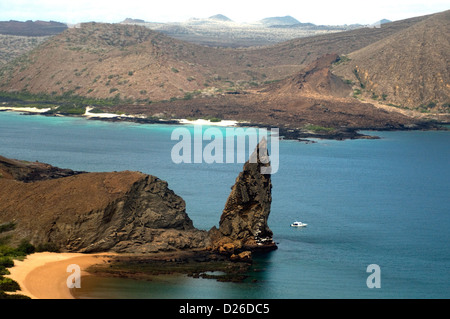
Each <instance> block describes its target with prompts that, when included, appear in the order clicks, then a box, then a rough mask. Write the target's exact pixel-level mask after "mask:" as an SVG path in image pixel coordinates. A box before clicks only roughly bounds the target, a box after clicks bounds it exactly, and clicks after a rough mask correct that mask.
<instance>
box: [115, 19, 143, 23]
mask: <svg viewBox="0 0 450 319" xmlns="http://www.w3.org/2000/svg"><path fill="white" fill-rule="evenodd" d="M120 23H122V24H134V23H145V20H142V19H133V18H126V19H125V20H123V21H122V22H120Z"/></svg>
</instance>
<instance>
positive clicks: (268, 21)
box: [259, 16, 300, 26]
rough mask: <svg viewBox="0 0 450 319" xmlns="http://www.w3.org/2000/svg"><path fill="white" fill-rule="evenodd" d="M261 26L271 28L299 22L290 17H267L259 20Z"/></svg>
mask: <svg viewBox="0 0 450 319" xmlns="http://www.w3.org/2000/svg"><path fill="white" fill-rule="evenodd" d="M259 22H261V23H262V24H264V25H266V26H272V25H294V24H299V23H300V21H298V20H297V19H295V18H293V17H291V16H284V17H269V18H265V19H262V20H260V21H259Z"/></svg>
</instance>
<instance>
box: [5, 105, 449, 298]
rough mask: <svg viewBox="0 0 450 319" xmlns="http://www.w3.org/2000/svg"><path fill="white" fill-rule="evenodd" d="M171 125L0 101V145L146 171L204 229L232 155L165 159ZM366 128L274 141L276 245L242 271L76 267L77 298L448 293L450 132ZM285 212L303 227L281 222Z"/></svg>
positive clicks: (223, 195)
mask: <svg viewBox="0 0 450 319" xmlns="http://www.w3.org/2000/svg"><path fill="white" fill-rule="evenodd" d="M174 128H176V126H163V125H138V124H133V123H106V122H100V121H89V120H86V119H80V118H48V117H42V116H23V115H19V114H17V113H10V112H0V154H1V155H3V156H6V157H11V158H18V159H24V160H30V161H34V160H39V161H41V162H47V163H50V164H52V165H55V166H59V167H67V168H71V169H75V170H85V171H120V170H138V171H142V172H145V173H149V174H152V175H156V176H158V177H160V178H161V179H164V180H166V181H168V183H169V187H170V188H171V189H173V190H174V191H175V192H176V193H177V194H179V195H180V196H182V197H183V198H184V199H185V201H186V203H187V211H188V214H189V216H190V217H191V219H193V221H194V225H195V226H196V227H198V228H201V229H210V228H211V227H212V226H214V225H216V226H217V225H218V221H219V218H220V214H221V211H222V209H223V207H224V204H225V201H226V199H227V197H228V194H229V192H230V187H231V186H232V185H233V183H234V180H235V178H236V176H237V175H238V173H239V172H240V170H241V169H242V164H240V163H235V164H205V163H202V164H174V163H173V162H172V161H171V157H170V152H171V149H172V147H173V146H174V144H175V143H176V141H172V140H171V139H170V136H171V133H172V131H173V129H174ZM369 134H374V135H378V136H380V137H382V138H381V139H379V140H355V141H317V143H315V144H304V143H299V142H295V141H281V142H280V155H279V156H280V169H279V171H278V173H277V174H274V175H273V177H272V182H273V203H272V212H271V215H270V218H269V226H270V228H271V229H272V231H273V232H274V238H275V241H276V242H277V243H278V247H279V249H278V250H276V251H274V252H272V253H270V254H269V255H267V256H261V257H258V258H257V259H256V261H255V264H254V269H253V270H252V271H251V272H250V274H249V275H250V280H249V282H245V283H241V284H236V283H219V282H216V281H214V280H206V279H193V278H187V277H182V276H181V277H161V278H160V279H158V280H155V281H152V282H139V281H134V280H126V279H98V278H90V279H88V278H86V279H85V281H83V284H82V285H83V288H84V289H83V291H82V292H80V294H79V295H80V297H82V298H287V299H293V298H295V299H297V298H449V297H450V288H449V285H450V272H449V269H450V245H449V242H450V235H449V229H450V203H449V195H448V194H449V190H450V182H449V181H450V170H449V159H450V133H449V132H442V131H438V132H436V131H431V132H422V131H418V132H377V133H374V132H372V133H369ZM297 219H298V220H301V221H303V222H306V223H308V227H307V228H304V229H293V228H291V227H289V225H290V223H292V222H293V221H295V220H297ZM369 264H377V265H379V266H380V269H381V276H380V278H381V288H380V289H376V288H374V289H369V288H368V287H367V285H366V279H367V277H368V276H369V275H370V274H369V273H367V272H366V268H367V266H368V265H369ZM254 270H258V271H254ZM251 279H256V280H257V281H256V282H251Z"/></svg>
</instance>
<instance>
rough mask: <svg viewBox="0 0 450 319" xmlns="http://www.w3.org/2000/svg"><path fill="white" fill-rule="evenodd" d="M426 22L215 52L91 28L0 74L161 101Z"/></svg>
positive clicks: (230, 85) (10, 79) (255, 79)
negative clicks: (262, 46)
mask: <svg viewBox="0 0 450 319" xmlns="http://www.w3.org/2000/svg"><path fill="white" fill-rule="evenodd" d="M424 19H425V17H418V18H413V19H407V20H403V21H399V22H394V23H388V24H383V25H382V27H381V28H374V29H369V28H364V29H358V30H352V31H348V32H341V33H333V34H329V35H323V36H316V37H310V38H301V39H296V40H292V41H288V42H285V43H281V44H278V45H275V46H270V47H264V48H252V49H226V48H209V47H203V46H200V45H195V44H192V43H188V42H183V41H180V40H176V39H173V38H170V37H168V36H165V35H163V34H161V33H158V32H155V31H151V30H149V29H147V28H145V27H140V26H134V25H117V24H116V25H114V24H98V23H87V24H82V25H81V27H80V28H73V29H68V30H66V31H64V32H63V33H61V34H59V35H56V36H54V37H52V38H51V39H50V40H48V41H47V42H45V43H43V44H42V45H40V46H39V47H37V48H36V49H34V50H33V51H31V52H29V53H28V54H26V55H24V56H22V57H20V58H19V59H16V60H14V61H12V62H10V63H9V64H7V65H6V66H5V67H4V68H2V69H1V70H0V90H1V91H22V90H26V91H29V92H31V93H41V92H44V93H48V94H53V95H72V94H75V95H80V96H88V97H95V98H113V97H120V98H121V99H125V98H127V99H131V100H144V101H159V100H170V99H173V98H186V97H188V98H190V97H191V96H194V95H199V94H200V93H201V94H202V95H212V94H217V93H221V92H228V91H229V92H235V91H242V90H245V89H248V88H252V87H256V86H259V85H262V84H264V83H267V82H272V81H275V80H280V79H284V78H286V77H288V76H291V75H293V74H295V73H297V72H299V71H300V70H301V69H302V68H303V67H305V66H306V65H307V64H309V63H311V62H312V61H314V60H316V59H317V58H318V57H320V56H322V55H324V54H327V53H338V54H346V53H350V52H351V51H354V50H358V49H361V48H363V47H365V46H367V45H369V44H371V43H374V42H376V41H378V40H380V39H383V38H385V37H387V36H389V35H392V34H394V33H396V32H399V31H401V30H404V29H405V28H408V27H410V26H411V25H414V24H416V23H417V22H418V21H422V20H424Z"/></svg>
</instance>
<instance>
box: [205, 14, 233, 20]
mask: <svg viewBox="0 0 450 319" xmlns="http://www.w3.org/2000/svg"><path fill="white" fill-rule="evenodd" d="M208 19H210V20H217V21H229V22H231V21H233V20H231V19H230V18H228V17H226V16H224V15H223V14H216V15H213V16H211V17H209V18H208Z"/></svg>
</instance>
